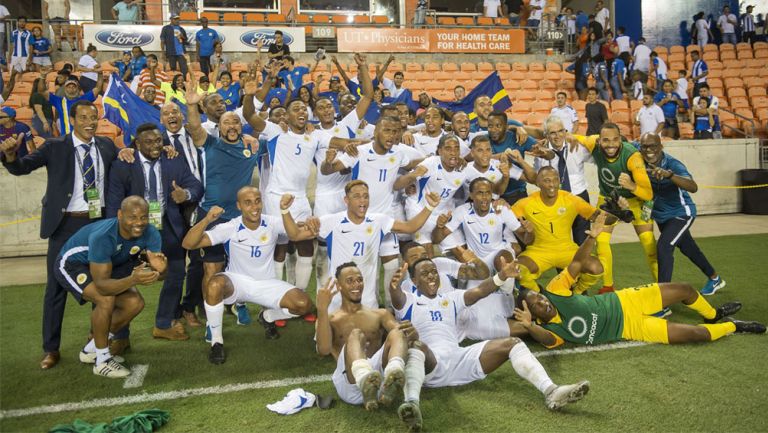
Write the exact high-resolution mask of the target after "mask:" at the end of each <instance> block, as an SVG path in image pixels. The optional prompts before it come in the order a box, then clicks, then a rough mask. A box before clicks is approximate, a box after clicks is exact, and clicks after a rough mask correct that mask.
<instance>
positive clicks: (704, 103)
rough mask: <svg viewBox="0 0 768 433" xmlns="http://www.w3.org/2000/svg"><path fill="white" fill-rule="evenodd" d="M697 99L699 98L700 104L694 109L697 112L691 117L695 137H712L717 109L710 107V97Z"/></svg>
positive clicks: (704, 138)
mask: <svg viewBox="0 0 768 433" xmlns="http://www.w3.org/2000/svg"><path fill="white" fill-rule="evenodd" d="M696 99H697V100H698V102H697V104H698V105H697V106H696V107H694V109H693V110H692V111H693V112H694V113H696V114H694V116H693V117H691V123H693V139H694V140H707V139H710V138H712V129H713V128H714V126H715V115H714V112H715V110H713V109H710V107H709V100H708V99H706V98H696Z"/></svg>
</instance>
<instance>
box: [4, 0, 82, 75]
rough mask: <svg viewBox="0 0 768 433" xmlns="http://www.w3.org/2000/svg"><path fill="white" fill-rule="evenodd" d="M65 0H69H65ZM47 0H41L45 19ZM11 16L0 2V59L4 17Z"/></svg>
mask: <svg viewBox="0 0 768 433" xmlns="http://www.w3.org/2000/svg"><path fill="white" fill-rule="evenodd" d="M66 1H67V2H68V1H69V0H66ZM46 4H47V2H46V1H45V0H43V19H45V10H46ZM9 16H11V12H10V11H9V10H8V8H7V7H5V6H4V5H3V4H0V53H2V54H3V55H2V56H0V58H1V59H3V60H4V59H5V19H6V18H8V17H9Z"/></svg>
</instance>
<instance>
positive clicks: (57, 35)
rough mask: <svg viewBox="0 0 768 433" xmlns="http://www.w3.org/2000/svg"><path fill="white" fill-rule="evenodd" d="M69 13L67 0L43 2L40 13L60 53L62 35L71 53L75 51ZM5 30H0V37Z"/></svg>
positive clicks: (46, 0) (69, 8) (45, 0)
mask: <svg viewBox="0 0 768 433" xmlns="http://www.w3.org/2000/svg"><path fill="white" fill-rule="evenodd" d="M70 11H71V5H70V2H69V0H43V4H42V12H43V21H48V23H49V24H50V25H51V30H52V31H53V43H54V44H55V45H56V49H57V50H59V51H61V38H62V33H63V34H64V40H66V41H67V43H68V44H69V47H70V48H71V49H72V51H75V50H76V49H77V48H75V44H74V43H72V40H71V39H70V36H69V13H70ZM4 30H5V29H0V35H5V33H3V31H4ZM3 40H5V38H3Z"/></svg>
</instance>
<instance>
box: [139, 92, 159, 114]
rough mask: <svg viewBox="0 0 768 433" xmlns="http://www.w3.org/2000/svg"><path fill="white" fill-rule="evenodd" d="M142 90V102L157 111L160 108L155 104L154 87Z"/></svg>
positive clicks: (155, 94)
mask: <svg viewBox="0 0 768 433" xmlns="http://www.w3.org/2000/svg"><path fill="white" fill-rule="evenodd" d="M143 89H144V91H143V92H141V99H143V100H144V102H146V103H147V104H149V105H151V106H152V107H153V108H156V109H158V110H159V109H160V106H159V105H157V103H156V102H155V101H156V98H155V97H156V96H157V89H155V86H145V87H143Z"/></svg>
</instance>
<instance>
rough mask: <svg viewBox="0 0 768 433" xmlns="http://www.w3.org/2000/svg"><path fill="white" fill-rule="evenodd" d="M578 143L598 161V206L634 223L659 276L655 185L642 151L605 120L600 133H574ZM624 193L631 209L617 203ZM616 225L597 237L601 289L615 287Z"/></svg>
mask: <svg viewBox="0 0 768 433" xmlns="http://www.w3.org/2000/svg"><path fill="white" fill-rule="evenodd" d="M573 138H575V139H576V140H577V141H578V142H579V143H581V144H582V145H583V146H584V147H586V148H587V150H589V151H590V152H591V153H592V157H593V158H594V159H595V165H597V178H598V183H599V187H600V197H599V199H598V207H600V208H601V209H604V210H606V211H608V212H609V213H612V214H615V215H617V216H618V217H619V218H621V219H624V220H625V221H626V222H631V223H632V225H634V226H635V232H636V233H637V237H638V238H639V239H640V244H641V245H642V246H643V251H645V256H646V260H647V261H648V266H649V267H650V268H651V274H653V280H654V281H656V280H657V278H658V262H657V260H656V240H655V239H654V237H653V221H652V220H651V210H652V209H653V189H652V188H651V181H650V179H649V178H648V173H647V172H646V170H645V162H643V157H642V156H641V155H640V152H638V151H637V149H635V147H634V146H632V145H631V144H629V143H627V142H624V141H622V139H621V132H620V130H619V127H618V126H617V125H616V124H615V123H605V124H603V127H602V128H601V129H600V135H591V136H580V135H574V136H573ZM619 197H624V198H625V199H626V200H627V202H628V203H629V209H630V210H631V215H630V213H629V212H626V211H622V210H621V209H619V206H618V203H617V201H618V198H619ZM612 232H613V226H608V227H606V230H604V231H603V232H602V233H601V234H600V236H599V237H598V238H597V257H598V258H599V259H600V262H601V263H602V264H603V270H604V274H603V288H602V289H600V293H605V292H610V291H613V255H612V253H611V245H610V240H611V233H612Z"/></svg>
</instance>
